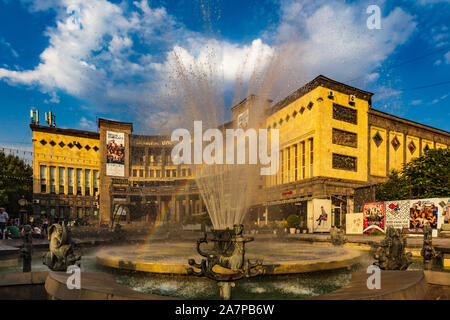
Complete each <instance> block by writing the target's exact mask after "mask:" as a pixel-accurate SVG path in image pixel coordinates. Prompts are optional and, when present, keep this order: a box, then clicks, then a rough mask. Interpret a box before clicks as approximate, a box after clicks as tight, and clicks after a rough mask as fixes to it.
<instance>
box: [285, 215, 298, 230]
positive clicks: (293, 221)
mask: <svg viewBox="0 0 450 320" xmlns="http://www.w3.org/2000/svg"><path fill="white" fill-rule="evenodd" d="M286 221H287V224H288V227H289V228H297V227H298V226H299V225H300V217H299V216H298V215H296V214H291V215H290V216H289V217H287V220H286Z"/></svg>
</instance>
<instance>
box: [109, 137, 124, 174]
mask: <svg viewBox="0 0 450 320" xmlns="http://www.w3.org/2000/svg"><path fill="white" fill-rule="evenodd" d="M106 175H107V176H116V177H123V176H125V134H124V133H122V132H114V131H107V132H106Z"/></svg>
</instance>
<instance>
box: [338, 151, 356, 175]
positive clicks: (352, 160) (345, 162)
mask: <svg viewBox="0 0 450 320" xmlns="http://www.w3.org/2000/svg"><path fill="white" fill-rule="evenodd" d="M356 160H357V159H356V157H351V156H345V155H342V154H337V153H333V161H332V166H333V169H340V170H347V171H356V169H357V168H356Z"/></svg>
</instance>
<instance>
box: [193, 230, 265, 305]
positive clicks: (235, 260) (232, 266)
mask: <svg viewBox="0 0 450 320" xmlns="http://www.w3.org/2000/svg"><path fill="white" fill-rule="evenodd" d="M243 230H244V226H243V225H241V224H239V225H234V227H233V230H230V229H226V230H213V235H214V238H213V239H211V241H213V242H214V247H213V249H212V250H203V249H202V248H201V245H202V244H203V243H208V239H207V234H206V233H205V234H204V236H203V238H201V239H199V240H198V241H197V252H198V253H199V254H200V255H201V256H203V257H205V258H206V259H202V261H201V262H200V263H196V262H195V260H194V259H189V261H188V263H189V265H190V266H193V267H195V268H197V269H200V272H197V271H194V269H193V268H188V269H187V272H188V274H190V275H195V276H198V277H207V278H209V279H211V280H215V281H217V282H218V285H219V286H220V288H221V289H220V295H221V297H222V298H223V299H224V300H229V299H230V297H231V287H233V286H234V282H233V281H236V280H240V279H242V278H244V277H246V278H249V277H254V276H257V275H262V274H264V268H263V266H262V261H259V260H258V261H256V263H252V262H250V260H246V259H245V243H247V242H250V241H253V240H254V239H253V238H251V237H247V238H246V237H244V236H243V235H242V234H243ZM216 265H218V266H221V267H223V268H225V269H229V270H231V271H232V272H231V273H229V274H223V273H217V272H215V271H213V268H214V266H216Z"/></svg>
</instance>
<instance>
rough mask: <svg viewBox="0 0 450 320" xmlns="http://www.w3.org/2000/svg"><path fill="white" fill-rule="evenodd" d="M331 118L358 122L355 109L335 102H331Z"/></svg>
mask: <svg viewBox="0 0 450 320" xmlns="http://www.w3.org/2000/svg"><path fill="white" fill-rule="evenodd" d="M333 119H336V120H340V121H345V122H348V123H353V124H358V114H357V111H356V110H355V109H352V108H349V107H344V106H341V105H340V104H337V103H333Z"/></svg>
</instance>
